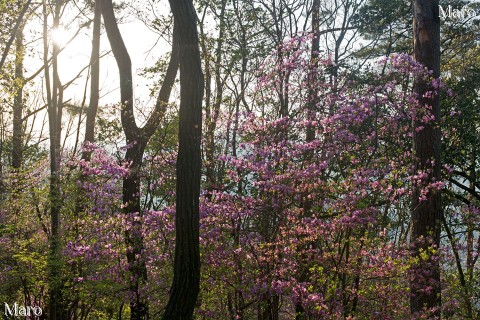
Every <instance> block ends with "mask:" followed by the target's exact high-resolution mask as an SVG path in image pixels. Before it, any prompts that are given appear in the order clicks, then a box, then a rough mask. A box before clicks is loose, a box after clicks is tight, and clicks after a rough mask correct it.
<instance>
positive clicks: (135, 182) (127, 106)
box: [102, 0, 179, 320]
mask: <svg viewBox="0 0 480 320" xmlns="http://www.w3.org/2000/svg"><path fill="white" fill-rule="evenodd" d="M102 16H103V20H104V23H105V30H106V32H107V37H108V40H109V42H110V46H111V48H112V51H113V55H114V56H115V60H116V62H117V66H118V70H119V74H120V99H121V100H120V101H121V103H122V107H121V120H122V127H123V131H124V133H125V137H126V140H127V141H126V142H127V145H128V148H127V152H126V155H125V161H126V162H127V163H130V167H129V170H130V172H129V175H128V176H127V177H125V178H124V180H123V202H124V203H125V204H126V206H125V208H124V213H125V215H126V216H127V217H129V218H130V220H129V221H130V227H131V229H130V230H126V231H125V243H126V245H127V261H128V263H129V272H130V276H131V279H130V282H129V288H128V289H129V294H130V313H131V317H130V319H131V320H145V319H148V318H149V312H148V301H147V299H146V297H145V296H142V294H141V292H140V291H141V290H140V289H141V287H142V285H143V284H144V283H145V282H146V281H147V268H146V265H145V261H144V259H143V258H142V256H141V253H142V251H143V247H144V246H143V236H142V222H141V220H138V219H135V216H138V217H139V218H141V217H142V210H141V206H140V197H141V195H140V183H141V180H140V169H141V166H142V160H143V154H144V151H145V147H146V145H147V143H148V141H149V140H150V138H151V137H152V135H153V134H154V132H155V130H156V129H157V127H158V125H159V123H160V120H161V119H162V117H163V115H164V114H165V110H166V108H167V105H168V100H169V98H170V93H171V90H172V86H173V84H174V82H175V78H176V75H177V70H178V61H179V57H178V45H176V43H175V42H176V40H175V39H176V34H177V28H176V27H174V31H173V47H172V54H171V57H170V62H169V65H168V68H167V73H166V74H165V79H164V81H163V83H162V86H161V88H160V92H159V94H158V97H157V101H156V104H155V109H154V111H153V113H152V114H151V115H150V117H149V118H148V120H147V123H146V124H145V126H144V127H143V128H139V127H138V126H137V125H136V122H135V116H134V113H133V83H132V63H131V60H130V55H129V54H128V51H127V48H126V47H125V43H124V42H123V38H122V35H121V34H120V30H119V29H118V25H117V22H116V18H115V14H114V11H113V4H112V0H103V2H102Z"/></svg>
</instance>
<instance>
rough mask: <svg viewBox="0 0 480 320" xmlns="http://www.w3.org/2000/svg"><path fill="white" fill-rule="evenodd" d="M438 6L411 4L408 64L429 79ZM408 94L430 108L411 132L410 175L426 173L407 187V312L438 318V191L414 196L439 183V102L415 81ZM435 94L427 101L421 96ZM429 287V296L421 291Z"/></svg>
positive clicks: (434, 62)
mask: <svg viewBox="0 0 480 320" xmlns="http://www.w3.org/2000/svg"><path fill="white" fill-rule="evenodd" d="M438 3H439V2H438V0H436V1H427V0H415V1H414V3H413V9H414V18H413V33H414V35H413V36H414V45H413V46H414V58H415V60H416V61H417V62H419V63H421V64H423V65H424V66H425V67H427V68H428V69H429V70H432V71H433V74H432V77H434V78H438V77H439V76H440V18H439V6H438ZM414 91H415V93H416V94H418V97H419V105H420V106H425V105H428V106H430V107H431V113H432V115H433V116H434V117H435V120H434V121H431V122H428V123H424V122H423V121H422V120H421V114H419V115H417V120H416V121H415V128H417V127H419V126H423V127H424V128H423V129H422V130H420V131H417V130H415V131H414V137H413V144H414V153H415V159H414V166H415V167H414V169H415V172H428V176H427V178H426V179H425V180H424V181H422V182H421V183H417V184H415V185H414V186H413V195H412V237H411V241H412V256H413V257H414V258H419V263H416V264H415V265H414V266H413V267H412V278H411V283H410V289H411V293H410V309H411V312H412V313H413V314H415V313H419V312H422V310H423V309H424V308H426V309H431V310H433V314H432V316H437V317H440V314H441V312H440V306H441V297H440V293H441V291H440V290H441V287H440V269H439V263H438V260H437V259H436V258H437V255H436V254H434V253H433V252H432V251H431V250H432V248H434V249H438V247H439V245H440V231H441V215H442V207H441V197H440V191H438V190H432V189H430V190H429V192H428V194H427V196H426V198H427V199H426V200H424V201H420V200H419V198H420V192H421V190H422V189H423V188H425V187H426V186H427V185H428V184H430V183H432V182H435V181H440V180H441V175H440V167H441V163H440V149H441V140H440V137H441V132H440V127H439V121H440V100H439V94H438V89H436V88H434V87H433V85H432V82H431V79H425V78H424V77H422V76H421V75H420V76H417V77H416V78H415V83H414ZM429 91H430V92H435V93H436V94H434V95H433V96H431V95H430V96H429V95H425V93H427V92H429ZM422 251H423V252H427V253H428V258H427V260H426V261H423V260H422V259H421V258H420V253H421V252H422ZM428 287H432V290H431V292H428V291H425V290H424V289H425V288H428Z"/></svg>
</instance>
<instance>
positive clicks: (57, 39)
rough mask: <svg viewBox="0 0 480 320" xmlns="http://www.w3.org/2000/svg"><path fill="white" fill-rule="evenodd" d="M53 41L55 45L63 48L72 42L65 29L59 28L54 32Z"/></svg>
mask: <svg viewBox="0 0 480 320" xmlns="http://www.w3.org/2000/svg"><path fill="white" fill-rule="evenodd" d="M52 40H53V43H54V44H56V45H57V46H59V47H60V48H62V47H64V46H65V45H66V44H67V43H68V41H69V40H70V35H69V33H68V31H67V30H66V29H65V28H64V27H62V26H59V27H58V28H55V29H53V30H52Z"/></svg>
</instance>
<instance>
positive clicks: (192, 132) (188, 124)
mask: <svg viewBox="0 0 480 320" xmlns="http://www.w3.org/2000/svg"><path fill="white" fill-rule="evenodd" d="M169 2H170V7H171V9H172V12H173V16H174V21H175V26H176V28H178V38H177V39H175V41H178V45H179V50H180V51H179V52H180V112H179V113H180V114H179V122H180V123H179V134H178V156H177V167H176V171H177V187H176V216H175V228H176V240H175V258H174V274H173V283H172V287H171V289H170V298H169V301H168V304H167V307H166V310H165V314H164V315H163V319H164V320H190V319H193V312H194V308H195V304H196V301H197V297H198V293H199V291H200V248H199V195H200V174H201V165H202V164H201V162H202V160H201V154H200V143H201V133H202V98H203V86H204V80H203V73H202V69H201V61H200V51H199V47H198V33H197V26H196V14H195V9H194V7H193V3H192V0H170V1H169Z"/></svg>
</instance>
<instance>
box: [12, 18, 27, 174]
mask: <svg viewBox="0 0 480 320" xmlns="http://www.w3.org/2000/svg"><path fill="white" fill-rule="evenodd" d="M15 49H16V50H15V79H16V81H15V96H14V100H13V134H12V136H13V137H12V167H13V169H15V170H18V169H20V168H21V166H22V158H23V121H22V114H23V86H24V83H25V79H24V76H23V57H24V50H25V48H24V45H23V25H21V26H20V27H19V28H18V31H17V37H16V39H15Z"/></svg>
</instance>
